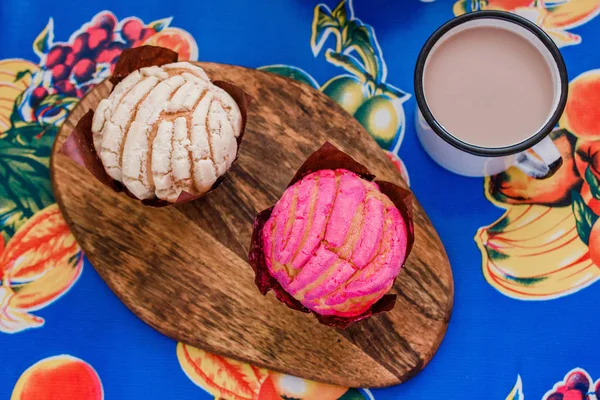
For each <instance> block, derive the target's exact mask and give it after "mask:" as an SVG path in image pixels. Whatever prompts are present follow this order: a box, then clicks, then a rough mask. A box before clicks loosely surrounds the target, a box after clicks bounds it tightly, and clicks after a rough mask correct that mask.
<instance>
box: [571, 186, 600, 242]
mask: <svg viewBox="0 0 600 400" xmlns="http://www.w3.org/2000/svg"><path fill="white" fill-rule="evenodd" d="M572 197H573V215H575V224H576V226H577V233H578V234H579V238H580V239H581V241H582V242H583V243H585V244H588V243H589V242H590V231H591V230H592V227H593V226H594V224H595V223H596V221H597V220H598V216H597V215H596V214H594V212H593V211H592V210H591V209H590V208H589V207H588V205H587V204H585V201H584V200H583V198H582V197H581V195H580V194H579V193H578V192H575V191H573V192H572Z"/></svg>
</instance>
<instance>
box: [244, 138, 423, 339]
mask: <svg viewBox="0 0 600 400" xmlns="http://www.w3.org/2000/svg"><path fill="white" fill-rule="evenodd" d="M322 169H331V170H336V169H346V170H348V171H351V172H354V173H355V174H357V175H359V176H360V177H362V178H363V179H365V180H368V181H373V180H374V179H375V175H373V174H371V173H370V172H369V170H368V169H367V168H366V167H365V166H364V165H362V164H360V163H359V162H357V161H356V160H354V159H353V158H352V157H350V156H349V155H348V154H346V153H344V152H343V151H341V150H339V149H338V148H336V147H335V146H334V145H332V144H331V143H329V142H326V143H325V144H324V145H323V146H321V148H320V149H319V150H317V151H316V152H314V153H313V154H311V155H310V156H309V157H308V158H307V159H306V161H305V162H304V164H302V166H301V167H300V168H299V169H298V171H297V172H296V174H295V175H294V178H293V179H292V181H291V182H290V183H289V185H288V187H290V186H292V185H293V184H294V183H296V182H298V181H299V180H301V179H302V178H303V177H304V176H306V175H308V174H311V173H313V172H316V171H319V170H322ZM375 183H377V185H378V186H379V189H380V190H381V192H382V193H384V194H385V195H386V196H388V197H389V199H390V200H391V201H392V202H393V203H394V205H395V206H396V208H398V211H400V213H401V214H402V217H403V219H404V221H405V222H406V225H407V226H406V228H407V229H406V232H407V244H406V257H405V260H406V258H408V255H409V254H410V252H411V250H412V247H413V244H414V241H415V237H414V225H413V219H412V198H413V196H412V193H411V192H410V191H409V190H406V189H404V188H401V187H400V186H398V185H395V184H393V183H390V182H384V181H375ZM272 212H273V207H271V208H268V209H266V210H264V211H262V212H260V213H259V214H258V215H257V216H256V218H255V219H254V230H253V232H252V238H251V243H250V252H249V254H248V262H249V264H250V266H251V267H252V269H253V270H254V273H255V280H254V281H255V283H256V286H257V287H258V290H259V291H260V292H261V293H262V294H263V295H266V294H267V293H268V292H269V291H270V290H273V291H274V292H275V295H276V296H277V299H278V300H279V301H281V302H282V303H284V304H286V305H287V306H288V307H289V308H291V309H293V310H296V311H302V312H304V313H313V314H314V315H315V317H316V318H317V320H318V321H319V322H320V323H322V324H323V325H327V326H332V327H335V328H340V329H346V328H348V327H349V326H351V325H352V324H354V323H356V322H358V321H360V320H363V319H365V318H368V317H370V316H372V315H375V314H379V313H383V312H386V311H390V310H391V309H393V308H394V305H395V303H396V295H395V294H386V295H384V296H383V297H382V298H381V299H379V300H378V301H377V302H376V303H375V304H373V305H372V306H371V307H370V308H369V309H368V310H367V311H365V312H364V313H362V314H360V315H357V316H354V317H337V316H324V315H320V314H318V313H316V312H314V311H311V310H309V309H308V308H306V307H304V306H303V305H302V304H301V303H300V302H299V301H298V300H296V299H295V298H294V297H293V296H292V295H290V294H289V293H288V292H286V291H285V290H284V289H283V287H282V286H281V285H280V284H279V282H277V280H276V279H275V278H274V277H272V276H271V274H270V272H269V268H268V267H267V264H266V261H265V255H264V249H263V241H262V230H263V227H264V225H265V224H266V222H267V221H268V220H269V218H270V217H271V213H272Z"/></svg>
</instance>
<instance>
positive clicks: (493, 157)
mask: <svg viewBox="0 0 600 400" xmlns="http://www.w3.org/2000/svg"><path fill="white" fill-rule="evenodd" d="M567 92H568V78H567V71H566V67H565V63H564V60H563V58H562V56H561V54H560V51H559V50H558V48H557V47H556V45H555V44H554V42H553V41H552V39H551V38H550V37H549V36H548V35H547V34H546V33H545V32H544V31H543V30H542V29H540V28H539V27H537V26H536V25H535V24H533V23H532V22H530V21H528V20H526V19H524V18H522V17H519V16H517V15H514V14H511V13H507V12H502V11H478V12H473V13H470V14H465V15H462V16H460V17H457V18H455V19H453V20H451V21H449V22H447V23H446V24H444V25H443V26H442V27H440V28H439V29H438V30H437V31H435V32H434V33H433V34H432V35H431V37H430V38H429V39H428V40H427V42H426V43H425V46H424V47H423V49H422V50H421V53H420V55H419V58H418V60H417V66H416V69H415V94H416V99H417V104H418V108H417V112H416V129H417V134H418V137H419V140H420V141H421V144H422V145H423V147H424V148H425V150H426V151H427V153H429V155H430V156H431V157H432V158H433V159H434V160H435V161H436V162H437V163H438V164H440V165H441V166H442V167H444V168H446V169H448V170H450V171H452V172H455V173H457V174H460V175H465V176H474V177H476V176H486V175H493V174H497V173H500V172H502V171H504V170H506V169H507V168H509V167H511V166H516V167H518V168H520V169H521V170H523V171H524V172H525V173H527V174H529V175H531V176H532V177H534V178H538V179H543V178H546V177H549V176H551V175H552V174H553V173H554V172H555V171H556V170H557V169H558V168H559V167H560V166H561V164H562V158H561V156H560V153H559V151H558V149H557V148H556V146H555V145H554V144H553V143H552V140H551V139H550V138H549V137H548V134H549V133H550V132H551V131H552V130H553V129H554V127H555V126H556V124H557V122H558V120H559V118H560V116H561V114H562V112H563V110H564V107H565V103H566V100H567Z"/></svg>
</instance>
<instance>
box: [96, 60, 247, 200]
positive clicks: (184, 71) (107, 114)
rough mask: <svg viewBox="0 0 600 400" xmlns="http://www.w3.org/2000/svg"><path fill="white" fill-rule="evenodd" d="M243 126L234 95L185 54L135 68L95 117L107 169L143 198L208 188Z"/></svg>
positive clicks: (227, 163)
mask: <svg viewBox="0 0 600 400" xmlns="http://www.w3.org/2000/svg"><path fill="white" fill-rule="evenodd" d="M241 129H242V115H241V112H240V109H239V107H238V105H237V104H236V102H235V101H234V100H233V98H232V97H231V96H230V95H229V94H228V93H227V92H225V91H224V90H223V89H221V88H219V87H218V86H215V85H213V84H212V83H211V82H210V80H209V78H208V76H206V73H205V72H204V70H203V69H202V68H200V67H198V66H195V65H192V64H190V63H187V62H177V63H172V64H166V65H163V66H161V67H148V68H142V69H140V70H138V71H134V72H132V73H131V74H129V75H128V76H127V77H126V78H125V79H123V80H122V81H121V82H119V83H118V84H117V86H116V87H115V88H114V90H113V91H112V93H111V94H110V96H109V97H108V98H106V99H104V100H102V101H101V102H100V104H99V105H98V108H97V109H96V112H95V113H94V119H93V123H92V132H93V134H94V136H93V138H94V147H95V148H96V152H97V153H98V155H99V157H100V159H101V160H102V164H103V165H104V168H105V169H106V172H107V173H108V174H109V175H110V176H111V177H112V178H113V179H115V180H117V181H119V182H122V183H123V184H124V185H125V187H127V189H128V190H129V191H130V192H131V193H132V194H133V195H134V196H136V197H137V198H139V199H142V200H143V199H151V198H154V197H158V198H159V199H163V200H167V201H169V202H174V201H175V200H177V198H178V197H179V195H180V194H181V192H182V191H186V192H188V193H190V194H193V195H202V194H204V193H206V192H208V191H209V190H210V188H211V187H212V186H213V184H214V183H215V182H216V181H217V179H218V178H219V177H220V176H222V175H223V174H225V173H226V172H227V170H228V169H229V167H231V164H232V163H233V161H234V160H235V158H236V155H237V147H238V145H237V140H236V139H237V138H238V137H239V135H240V132H241Z"/></svg>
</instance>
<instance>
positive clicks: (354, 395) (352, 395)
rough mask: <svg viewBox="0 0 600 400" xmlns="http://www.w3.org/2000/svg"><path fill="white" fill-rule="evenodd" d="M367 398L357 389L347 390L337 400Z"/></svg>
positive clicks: (361, 399)
mask: <svg viewBox="0 0 600 400" xmlns="http://www.w3.org/2000/svg"><path fill="white" fill-rule="evenodd" d="M367 398H368V397H366V396H365V395H364V394H363V393H362V392H361V391H360V390H358V389H348V391H347V392H346V393H344V394H343V395H342V397H340V398H339V399H338V400H366V399H367Z"/></svg>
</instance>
